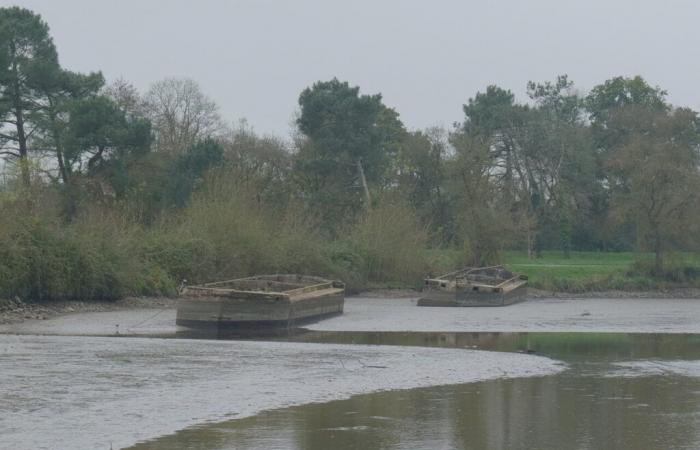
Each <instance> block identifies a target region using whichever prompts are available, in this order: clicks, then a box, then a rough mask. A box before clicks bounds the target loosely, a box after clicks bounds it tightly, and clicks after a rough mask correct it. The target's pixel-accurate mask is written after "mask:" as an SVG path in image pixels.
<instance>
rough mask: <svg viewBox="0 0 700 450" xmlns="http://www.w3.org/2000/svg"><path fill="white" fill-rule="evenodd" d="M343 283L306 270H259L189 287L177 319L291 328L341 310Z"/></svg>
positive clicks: (238, 328)
mask: <svg viewBox="0 0 700 450" xmlns="http://www.w3.org/2000/svg"><path fill="white" fill-rule="evenodd" d="M344 303H345V285H344V284H343V283H341V282H339V281H331V280H326V279H323V278H319V277H314V276H306V275H258V276H254V277H248V278H239V279H235V280H228V281H219V282H216V283H207V284H203V285H198V286H187V287H185V288H184V289H183V290H182V292H181V296H180V301H179V302H178V306H177V317H176V320H175V322H176V324H177V325H180V326H184V327H187V328H191V329H198V330H214V331H232V332H242V333H245V332H250V333H257V332H260V331H265V330H279V329H289V328H293V327H295V326H298V325H301V324H305V323H309V322H313V321H317V320H320V319H323V318H325V317H330V316H334V315H338V314H342V313H343V305H344Z"/></svg>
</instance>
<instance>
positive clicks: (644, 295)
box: [0, 288, 700, 325]
mask: <svg viewBox="0 0 700 450" xmlns="http://www.w3.org/2000/svg"><path fill="white" fill-rule="evenodd" d="M419 296H420V292H418V291H415V290H410V289H378V290H372V291H365V292H362V293H359V294H357V295H356V296H355V297H362V298H368V299H377V300H380V299H397V298H404V299H410V298H416V297H419ZM528 298H529V299H572V300H575V299H601V298H602V299H699V300H700V289H695V288H683V289H671V290H665V291H639V292H629V291H604V292H586V293H566V292H551V291H544V290H539V289H532V288H531V289H528ZM176 303H177V299H176V298H167V297H127V298H124V299H121V300H118V301H61V302H43V303H35V302H24V301H22V300H20V299H18V298H16V299H1V298H0V325H6V324H16V323H21V322H24V321H26V320H47V319H50V318H53V317H56V316H62V315H66V314H74V313H93V312H107V311H124V310H139V309H161V308H175V305H176Z"/></svg>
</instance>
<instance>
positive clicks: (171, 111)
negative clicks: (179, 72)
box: [145, 78, 223, 153]
mask: <svg viewBox="0 0 700 450" xmlns="http://www.w3.org/2000/svg"><path fill="white" fill-rule="evenodd" d="M145 108H146V114H147V117H148V118H149V119H150V120H151V123H152V124H153V130H154V132H155V135H156V150H157V151H163V152H172V153H182V152H184V151H185V150H186V149H187V148H188V147H189V146H191V145H192V144H194V143H195V142H196V141H198V140H201V139H205V138H211V137H214V136H216V134H217V133H218V132H219V131H221V130H222V128H223V123H222V120H221V117H220V116H219V107H218V105H217V104H216V103H215V102H214V101H213V100H212V99H210V98H209V97H207V96H206V95H204V94H203V93H202V91H201V90H200V88H199V85H198V84H197V83H196V82H195V81H194V80H191V79H189V78H166V79H164V80H161V81H158V82H156V83H154V84H153V85H152V86H151V88H150V89H149V91H148V92H147V93H146V96H145Z"/></svg>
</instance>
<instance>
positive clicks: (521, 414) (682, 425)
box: [133, 332, 700, 450]
mask: <svg viewBox="0 0 700 450" xmlns="http://www.w3.org/2000/svg"><path fill="white" fill-rule="evenodd" d="M278 339H289V340H295V341H304V342H333V343H353V344H388V345H420V346H437V347H468V348H475V347H476V348H483V349H489V350H499V351H523V352H527V351H530V352H535V353H538V354H545V355H548V356H552V357H555V358H559V359H562V360H565V361H568V362H569V364H570V367H571V368H570V370H568V371H566V372H563V373H561V374H558V375H555V376H548V377H536V378H523V379H511V380H497V381H489V382H481V383H473V384H468V385H457V386H443V387H434V388H425V389H414V390H409V391H393V392H383V393H375V394H370V395H361V396H356V397H353V398H351V399H348V400H342V401H334V402H330V403H324V404H311V405H305V406H300V407H293V408H287V409H281V410H275V411H269V412H266V413H263V414H260V415H258V416H255V417H251V418H246V419H240V420H234V421H230V422H226V423H221V424H216V425H209V426H204V427H198V428H191V429H187V430H184V431H181V432H179V433H176V434H174V435H172V436H167V437H163V438H160V439H157V440H155V441H151V442H146V443H142V444H139V445H137V446H135V447H133V449H134V450H146V449H148V450H162V449H220V450H229V449H258V450H262V449H324V450H325V449H358V448H359V449H398V448H425V449H442V448H444V449H561V450H568V449H571V450H574V449H577V450H579V449H596V450H597V449H623V450H639V449H697V448H700V436H699V430H700V381H699V380H700V378H698V375H700V373H699V374H694V375H693V376H681V375H676V374H673V373H667V374H664V375H658V374H652V375H648V376H647V375H643V376H633V377H627V376H611V375H615V374H616V373H617V372H616V371H617V368H616V365H615V363H616V362H619V361H639V360H650V361H668V360H674V361H675V362H674V364H675V365H676V366H681V367H682V366H683V365H684V364H686V365H688V366H689V369H688V370H690V373H691V375H692V370H691V369H692V368H693V367H697V361H696V360H699V359H700V345H698V344H700V336H698V335H678V334H676V335H662V334H615V333H600V334H595V333H386V332H380V333H354V332H340V333H338V332H306V333H296V334H294V335H292V336H284V337H281V338H280V337H278ZM686 375H687V373H686Z"/></svg>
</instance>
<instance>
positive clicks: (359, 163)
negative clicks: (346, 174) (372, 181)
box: [357, 158, 372, 206]
mask: <svg viewBox="0 0 700 450" xmlns="http://www.w3.org/2000/svg"><path fill="white" fill-rule="evenodd" d="M357 172H358V174H359V175H360V181H361V182H362V189H363V190H364V193H365V201H366V202H367V206H370V205H371V200H372V199H371V198H370V196H369V188H368V187H367V179H366V178H365V171H364V169H363V168H362V159H360V158H358V159H357Z"/></svg>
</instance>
